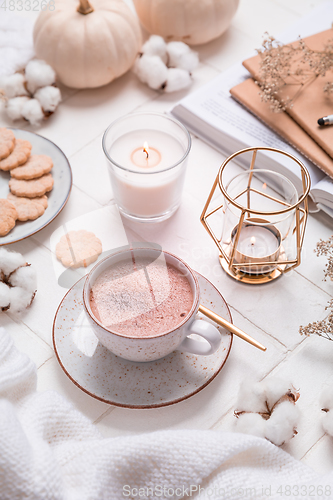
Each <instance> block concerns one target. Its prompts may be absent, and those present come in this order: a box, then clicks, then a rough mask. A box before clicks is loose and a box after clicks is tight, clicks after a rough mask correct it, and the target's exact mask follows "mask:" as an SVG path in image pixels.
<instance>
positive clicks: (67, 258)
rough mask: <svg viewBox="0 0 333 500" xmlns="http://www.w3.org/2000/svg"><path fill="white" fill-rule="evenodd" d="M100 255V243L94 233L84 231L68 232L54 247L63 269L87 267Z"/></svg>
mask: <svg viewBox="0 0 333 500" xmlns="http://www.w3.org/2000/svg"><path fill="white" fill-rule="evenodd" d="M101 253H102V243H101V240H100V239H99V238H97V236H95V234H94V233H91V232H89V231H86V230H84V229H82V230H80V231H69V233H66V234H64V236H62V237H61V238H60V241H59V243H57V245H56V256H57V259H58V260H60V261H61V263H62V264H63V265H64V266H65V267H71V268H73V269H76V268H78V267H87V266H89V265H90V264H91V263H92V262H95V260H97V259H98V256H99V255H100V254H101Z"/></svg>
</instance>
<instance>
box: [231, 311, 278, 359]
mask: <svg viewBox="0 0 333 500" xmlns="http://www.w3.org/2000/svg"><path fill="white" fill-rule="evenodd" d="M228 307H230V309H233V310H234V311H236V312H237V313H238V314H240V315H241V316H242V318H243V319H245V320H246V321H248V322H249V323H250V324H251V325H253V326H254V327H255V328H257V329H258V330H260V331H261V332H262V333H264V334H265V335H268V336H269V337H270V338H271V339H274V340H275V341H276V342H278V343H279V344H281V346H282V347H285V348H286V349H288V348H287V346H286V345H285V344H284V343H283V342H281V340H279V339H277V338H276V337H274V336H273V335H271V334H270V333H268V332H266V331H265V330H263V329H262V328H261V327H260V326H258V325H256V323H253V321H251V320H250V319H249V318H247V317H246V316H244V314H242V313H241V312H240V311H239V310H238V309H236V308H235V307H234V306H232V305H230V304H228ZM286 352H288V350H287V351H286Z"/></svg>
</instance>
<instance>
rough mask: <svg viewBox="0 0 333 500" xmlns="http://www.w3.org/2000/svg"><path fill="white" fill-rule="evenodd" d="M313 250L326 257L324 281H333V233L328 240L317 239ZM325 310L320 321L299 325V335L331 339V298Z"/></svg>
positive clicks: (332, 301)
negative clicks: (325, 313)
mask: <svg viewBox="0 0 333 500" xmlns="http://www.w3.org/2000/svg"><path fill="white" fill-rule="evenodd" d="M314 252H315V253H316V254H317V257H319V256H321V255H325V256H326V257H327V263H326V265H325V270H324V281H326V279H327V278H330V279H331V281H333V235H332V236H330V237H329V238H328V240H326V241H324V240H322V239H321V240H319V241H318V243H317V245H316V248H315V250H314ZM325 310H326V311H327V310H329V314H328V316H327V317H326V319H323V320H321V321H315V322H314V323H309V324H308V325H307V326H301V327H300V329H299V333H300V334H301V335H306V336H309V335H319V337H323V338H325V339H328V340H333V299H331V300H330V301H329V302H328V304H327V306H326V307H325Z"/></svg>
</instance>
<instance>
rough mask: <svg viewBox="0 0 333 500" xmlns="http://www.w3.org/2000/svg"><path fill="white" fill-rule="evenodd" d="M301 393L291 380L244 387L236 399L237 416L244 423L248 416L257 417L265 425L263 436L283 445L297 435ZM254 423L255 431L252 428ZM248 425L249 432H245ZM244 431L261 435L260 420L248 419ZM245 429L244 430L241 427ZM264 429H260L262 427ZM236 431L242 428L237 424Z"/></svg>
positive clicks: (243, 385) (277, 380)
mask: <svg viewBox="0 0 333 500" xmlns="http://www.w3.org/2000/svg"><path fill="white" fill-rule="evenodd" d="M298 398H299V394H298V393H297V392H296V390H295V389H294V388H293V386H292V384H291V383H290V382H288V381H285V380H281V379H278V378H274V377H272V378H270V379H267V380H264V381H262V382H257V383H255V384H251V382H247V383H245V384H242V386H241V388H240V390H239V394H238V400H237V410H235V412H234V414H235V416H236V417H237V418H238V419H239V420H241V419H244V417H245V416H247V415H253V414H254V415H257V416H258V417H260V418H261V419H262V421H263V422H264V424H263V425H264V428H265V433H264V437H265V438H266V439H268V440H269V441H271V442H272V443H274V444H276V445H278V446H280V445H281V444H283V443H285V442H286V441H289V440H290V439H291V438H293V437H294V435H295V434H297V431H296V427H297V423H298V419H299V410H298V408H297V407H296V406H295V403H296V401H297V400H298ZM252 421H253V426H254V430H252V429H251V422H252ZM247 422H248V423H249V424H248V427H249V430H247V431H246V424H247ZM242 425H245V430H244V432H245V431H246V432H248V433H250V434H254V433H255V432H259V431H258V430H257V429H258V426H259V420H258V418H257V417H256V419H253V418H252V417H251V418H250V417H248V416H247V417H246V420H245V424H242ZM241 428H242V429H244V427H241ZM260 429H261V427H260ZM237 430H238V431H239V432H241V431H240V430H239V425H238V424H237Z"/></svg>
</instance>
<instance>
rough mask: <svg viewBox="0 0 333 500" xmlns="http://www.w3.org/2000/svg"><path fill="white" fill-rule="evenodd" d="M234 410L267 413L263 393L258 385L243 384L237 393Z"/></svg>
mask: <svg viewBox="0 0 333 500" xmlns="http://www.w3.org/2000/svg"><path fill="white" fill-rule="evenodd" d="M236 408H237V409H239V408H240V409H241V411H246V412H247V411H248V412H256V413H259V412H265V411H267V407H266V401H265V393H264V391H263V389H262V387H261V385H260V383H253V382H250V381H248V382H244V383H243V384H242V385H241V387H240V389H239V393H238V397H237V402H236Z"/></svg>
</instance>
